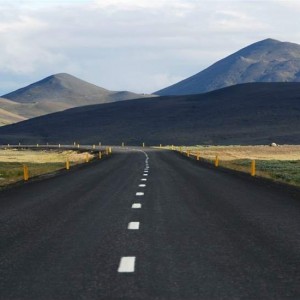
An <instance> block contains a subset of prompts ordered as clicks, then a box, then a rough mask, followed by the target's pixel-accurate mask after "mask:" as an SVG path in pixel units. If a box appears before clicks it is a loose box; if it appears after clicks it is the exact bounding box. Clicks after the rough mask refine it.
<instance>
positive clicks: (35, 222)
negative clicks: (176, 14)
mask: <svg viewBox="0 0 300 300" xmlns="http://www.w3.org/2000/svg"><path fill="white" fill-rule="evenodd" d="M0 222H1V223H0V234H1V239H0V299H1V300H2V299H3V300H9V299H30V300H33V299H299V298H300V199H297V197H296V196H295V195H292V194H291V193H289V192H288V191H285V190H284V189H283V190H281V189H278V188H276V187H273V186H271V185H270V186H269V185H266V184H262V183H259V182H256V181H254V180H251V179H247V178H245V177H241V176H236V175H234V174H227V173H226V172H225V173H224V172H222V171H219V170H215V169H209V168H206V167H203V166H201V165H199V163H197V162H196V161H192V160H189V159H187V158H185V157H183V156H180V155H179V154H176V153H173V152H170V151H164V150H154V149H148V148H145V149H144V150H143V149H141V148H140V149H137V150H135V149H133V148H126V149H123V150H121V149H120V150H117V151H114V153H113V156H112V157H110V158H109V159H106V160H103V161H99V162H95V163H89V164H85V165H83V166H81V167H79V168H77V169H76V170H75V169H73V170H71V171H70V172H69V173H66V172H65V173H63V174H60V175H58V176H56V177H52V178H47V179H45V180H42V181H36V182H28V183H26V184H24V185H21V186H18V187H15V188H12V189H8V190H5V191H2V192H0Z"/></svg>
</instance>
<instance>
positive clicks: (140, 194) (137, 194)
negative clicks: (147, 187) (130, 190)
mask: <svg viewBox="0 0 300 300" xmlns="http://www.w3.org/2000/svg"><path fill="white" fill-rule="evenodd" d="M144 194H145V193H144V192H137V193H136V194H135V195H136V196H144Z"/></svg>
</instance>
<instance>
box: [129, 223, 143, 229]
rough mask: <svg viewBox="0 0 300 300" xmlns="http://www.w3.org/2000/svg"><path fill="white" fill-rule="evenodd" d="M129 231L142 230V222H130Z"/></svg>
mask: <svg viewBox="0 0 300 300" xmlns="http://www.w3.org/2000/svg"><path fill="white" fill-rule="evenodd" d="M128 229H130V230H139V229H140V222H130V223H129V224H128Z"/></svg>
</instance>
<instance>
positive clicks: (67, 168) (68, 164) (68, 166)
mask: <svg viewBox="0 0 300 300" xmlns="http://www.w3.org/2000/svg"><path fill="white" fill-rule="evenodd" d="M66 170H70V161H69V159H67V160H66Z"/></svg>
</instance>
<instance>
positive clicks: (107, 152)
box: [105, 147, 109, 155]
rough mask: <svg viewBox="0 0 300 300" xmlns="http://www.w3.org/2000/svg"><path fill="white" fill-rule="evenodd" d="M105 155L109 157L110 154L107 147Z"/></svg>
mask: <svg viewBox="0 0 300 300" xmlns="http://www.w3.org/2000/svg"><path fill="white" fill-rule="evenodd" d="M105 154H106V155H108V154H109V150H108V147H106V149H105Z"/></svg>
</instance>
